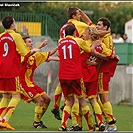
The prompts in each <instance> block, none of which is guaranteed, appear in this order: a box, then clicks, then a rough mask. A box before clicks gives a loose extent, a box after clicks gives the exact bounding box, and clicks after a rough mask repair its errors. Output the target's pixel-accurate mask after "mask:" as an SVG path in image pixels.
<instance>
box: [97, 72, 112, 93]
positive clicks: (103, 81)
mask: <svg viewBox="0 0 133 133" xmlns="http://www.w3.org/2000/svg"><path fill="white" fill-rule="evenodd" d="M110 78H111V75H110V74H109V73H108V72H105V73H99V75H98V93H99V94H107V93H108V91H109V82H110Z"/></svg>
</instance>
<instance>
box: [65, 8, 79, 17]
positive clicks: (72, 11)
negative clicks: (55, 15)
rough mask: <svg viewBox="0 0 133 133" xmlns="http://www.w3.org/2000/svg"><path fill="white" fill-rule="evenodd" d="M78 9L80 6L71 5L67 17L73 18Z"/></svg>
mask: <svg viewBox="0 0 133 133" xmlns="http://www.w3.org/2000/svg"><path fill="white" fill-rule="evenodd" d="M77 10H78V8H77V7H69V8H68V9H67V17H68V19H72V16H73V15H76V11H77Z"/></svg>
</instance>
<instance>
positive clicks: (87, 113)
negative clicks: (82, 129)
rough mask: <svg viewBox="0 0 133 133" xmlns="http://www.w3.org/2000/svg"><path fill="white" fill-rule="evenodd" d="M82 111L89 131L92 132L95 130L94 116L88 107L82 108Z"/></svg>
mask: <svg viewBox="0 0 133 133" xmlns="http://www.w3.org/2000/svg"><path fill="white" fill-rule="evenodd" d="M81 110H82V114H83V116H84V117H85V119H86V122H87V124H88V128H89V130H91V131H92V130H94V127H93V125H94V124H93V119H92V114H91V112H90V108H89V106H88V105H87V106H85V107H81Z"/></svg>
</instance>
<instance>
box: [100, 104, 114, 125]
mask: <svg viewBox="0 0 133 133" xmlns="http://www.w3.org/2000/svg"><path fill="white" fill-rule="evenodd" d="M103 107H104V108H103V109H104V113H105V114H106V119H107V122H110V121H112V120H113V119H114V117H113V111H112V106H111V103H110V102H106V103H104V104H103ZM112 126H113V125H112Z"/></svg>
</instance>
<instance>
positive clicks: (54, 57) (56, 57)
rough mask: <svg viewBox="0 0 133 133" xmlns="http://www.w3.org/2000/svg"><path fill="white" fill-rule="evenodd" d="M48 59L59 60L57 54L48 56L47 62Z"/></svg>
mask: <svg viewBox="0 0 133 133" xmlns="http://www.w3.org/2000/svg"><path fill="white" fill-rule="evenodd" d="M49 61H60V58H59V57H58V56H49V58H48V59H47V62H49Z"/></svg>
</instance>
